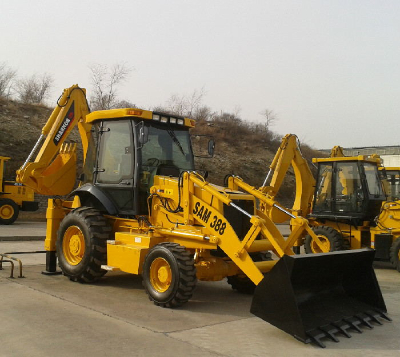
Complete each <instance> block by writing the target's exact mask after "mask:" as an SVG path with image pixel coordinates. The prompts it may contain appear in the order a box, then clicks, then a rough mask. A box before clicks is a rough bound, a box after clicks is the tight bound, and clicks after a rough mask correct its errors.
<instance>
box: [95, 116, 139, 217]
mask: <svg viewBox="0 0 400 357" xmlns="http://www.w3.org/2000/svg"><path fill="white" fill-rule="evenodd" d="M134 147H135V146H134V136H133V131H132V124H131V122H130V120H118V121H103V122H102V125H101V129H100V138H99V146H98V161H97V168H96V178H95V184H96V186H97V187H98V188H99V189H100V190H101V191H102V192H103V193H104V194H106V196H108V198H109V199H110V200H111V201H112V202H113V203H114V204H115V205H116V207H117V208H118V211H119V213H120V214H126V215H132V214H135V211H136V209H135V208H136V205H135V194H134V167H135V150H134Z"/></svg>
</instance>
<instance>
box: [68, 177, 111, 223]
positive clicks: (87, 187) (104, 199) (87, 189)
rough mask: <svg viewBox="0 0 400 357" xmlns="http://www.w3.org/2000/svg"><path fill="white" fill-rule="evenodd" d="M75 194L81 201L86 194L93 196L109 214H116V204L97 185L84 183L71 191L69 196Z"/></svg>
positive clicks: (84, 198)
mask: <svg viewBox="0 0 400 357" xmlns="http://www.w3.org/2000/svg"><path fill="white" fill-rule="evenodd" d="M74 195H77V196H78V197H79V198H80V199H81V201H86V200H87V198H88V196H89V197H94V198H95V199H96V200H97V201H98V202H99V203H100V204H101V205H102V206H103V208H104V209H105V210H106V212H107V213H108V214H109V215H112V216H115V215H117V214H118V208H117V206H116V205H115V204H114V203H113V202H112V201H111V200H110V198H108V196H107V195H106V194H105V193H104V192H103V191H101V190H100V189H99V188H98V187H96V186H94V185H92V184H91V183H86V184H84V185H83V186H81V187H78V188H77V189H76V190H74V191H72V192H71V194H70V196H74Z"/></svg>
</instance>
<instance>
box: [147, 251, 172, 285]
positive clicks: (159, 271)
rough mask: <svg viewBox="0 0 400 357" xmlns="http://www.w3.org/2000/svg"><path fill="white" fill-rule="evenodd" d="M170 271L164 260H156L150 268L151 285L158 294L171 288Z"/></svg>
mask: <svg viewBox="0 0 400 357" xmlns="http://www.w3.org/2000/svg"><path fill="white" fill-rule="evenodd" d="M171 281H172V270H171V266H170V265H169V263H168V262H167V261H166V260H165V259H164V258H156V259H154V260H153V262H152V263H151V266H150V282H151V285H152V286H153V287H154V289H155V290H157V291H158V292H159V293H163V292H165V291H167V290H168V288H169V287H170V286H171Z"/></svg>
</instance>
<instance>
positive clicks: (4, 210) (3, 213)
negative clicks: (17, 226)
mask: <svg viewBox="0 0 400 357" xmlns="http://www.w3.org/2000/svg"><path fill="white" fill-rule="evenodd" d="M13 215H14V208H13V206H11V205H7V204H5V205H2V206H1V207H0V218H2V219H10V218H12V216H13Z"/></svg>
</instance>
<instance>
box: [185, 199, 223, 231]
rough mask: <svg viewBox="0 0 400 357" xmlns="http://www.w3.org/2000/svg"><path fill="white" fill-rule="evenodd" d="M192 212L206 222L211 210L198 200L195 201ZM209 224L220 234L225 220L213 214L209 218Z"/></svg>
mask: <svg viewBox="0 0 400 357" xmlns="http://www.w3.org/2000/svg"><path fill="white" fill-rule="evenodd" d="M193 214H195V215H196V216H197V217H199V219H201V220H202V221H203V222H204V223H207V224H208V221H209V219H210V217H211V215H212V214H213V213H212V211H211V210H208V209H207V208H206V207H204V206H203V205H201V204H200V202H196V204H195V205H194V208H193ZM209 226H210V227H211V228H213V229H214V231H215V232H217V233H218V234H220V235H221V236H222V235H223V234H224V233H225V228H226V222H224V221H223V220H222V219H220V218H218V217H217V216H216V215H213V217H212V218H211V223H210V224H209Z"/></svg>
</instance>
